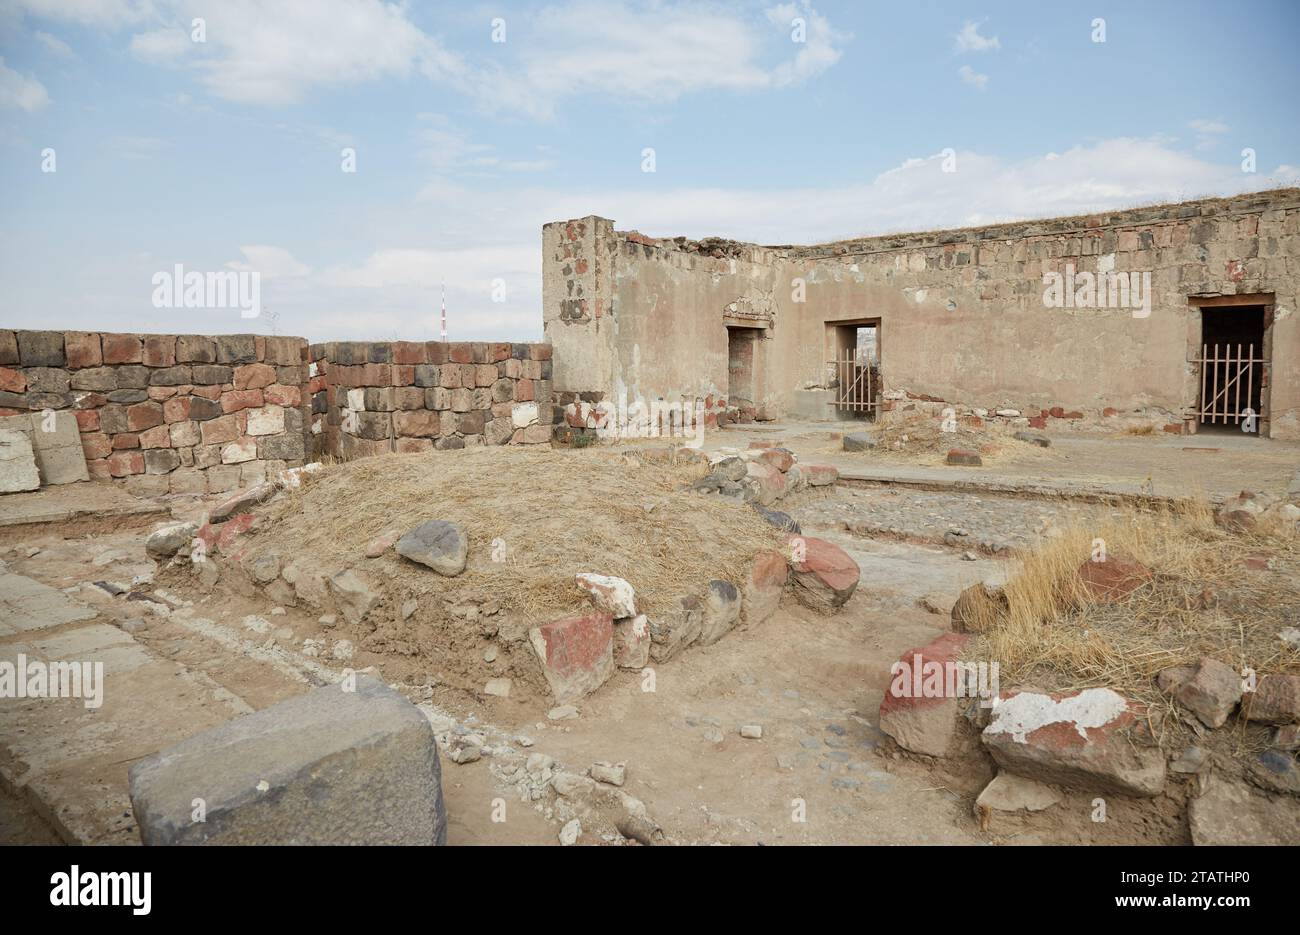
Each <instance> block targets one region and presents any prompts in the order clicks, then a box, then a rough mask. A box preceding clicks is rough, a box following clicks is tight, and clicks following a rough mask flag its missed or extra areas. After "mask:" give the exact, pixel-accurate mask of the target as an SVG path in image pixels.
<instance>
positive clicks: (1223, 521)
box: [1214, 490, 1272, 532]
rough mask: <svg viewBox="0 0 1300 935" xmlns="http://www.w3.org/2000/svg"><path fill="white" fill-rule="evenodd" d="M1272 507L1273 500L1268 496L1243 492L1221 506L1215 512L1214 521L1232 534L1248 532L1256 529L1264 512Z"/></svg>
mask: <svg viewBox="0 0 1300 935" xmlns="http://www.w3.org/2000/svg"><path fill="white" fill-rule="evenodd" d="M1271 505H1272V499H1271V498H1270V497H1268V496H1267V495H1265V494H1256V493H1251V492H1250V491H1248V490H1243V491H1242V492H1241V493H1239V494H1237V496H1235V497H1232V498H1230V499H1228V500H1225V501H1224V502H1223V503H1222V504H1220V506H1219V509H1218V510H1217V511H1215V514H1214V521H1215V522H1216V523H1218V524H1219V525H1220V526H1222V527H1223V528H1224V529H1227V530H1229V531H1230V532H1246V531H1248V530H1250V529H1253V528H1255V526H1256V524H1257V523H1258V522H1259V520H1260V517H1261V516H1262V515H1263V513H1264V511H1265V510H1266V509H1268V507H1269V506H1271Z"/></svg>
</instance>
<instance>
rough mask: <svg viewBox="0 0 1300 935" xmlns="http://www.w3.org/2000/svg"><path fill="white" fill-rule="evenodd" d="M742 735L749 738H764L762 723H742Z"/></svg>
mask: <svg viewBox="0 0 1300 935" xmlns="http://www.w3.org/2000/svg"><path fill="white" fill-rule="evenodd" d="M740 736H742V737H744V738H745V739H747V740H762V739H763V725H761V724H742V725H740Z"/></svg>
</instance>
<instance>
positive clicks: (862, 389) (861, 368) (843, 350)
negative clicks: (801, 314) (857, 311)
mask: <svg viewBox="0 0 1300 935" xmlns="http://www.w3.org/2000/svg"><path fill="white" fill-rule="evenodd" d="M826 345H827V350H828V354H829V357H828V360H827V365H826V370H827V374H826V378H827V385H828V386H830V387H832V388H833V389H834V390H835V410H836V415H837V417H839V418H841V419H865V420H874V419H875V418H876V413H877V411H878V410H879V408H880V320H879V319H861V320H858V321H851V322H828V323H827V325H826Z"/></svg>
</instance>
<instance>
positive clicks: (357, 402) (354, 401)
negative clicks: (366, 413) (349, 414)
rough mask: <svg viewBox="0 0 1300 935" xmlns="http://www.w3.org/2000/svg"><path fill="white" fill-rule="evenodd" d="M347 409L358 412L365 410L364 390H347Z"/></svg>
mask: <svg viewBox="0 0 1300 935" xmlns="http://www.w3.org/2000/svg"><path fill="white" fill-rule="evenodd" d="M348 408H349V409H356V410H358V411H360V410H363V409H365V408H366V391H365V389H361V388H359V389H355V390H348Z"/></svg>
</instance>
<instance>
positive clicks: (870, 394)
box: [831, 348, 880, 417]
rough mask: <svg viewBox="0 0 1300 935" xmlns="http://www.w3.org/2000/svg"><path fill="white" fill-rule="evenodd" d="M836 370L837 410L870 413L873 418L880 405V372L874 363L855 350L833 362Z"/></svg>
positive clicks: (848, 350) (850, 350)
mask: <svg viewBox="0 0 1300 935" xmlns="http://www.w3.org/2000/svg"><path fill="white" fill-rule="evenodd" d="M831 366H832V367H833V368H834V369H835V377H836V391H835V408H837V409H845V410H848V411H850V412H863V413H869V414H871V415H872V416H873V417H874V416H875V414H876V411H877V409H878V408H879V405H880V400H879V398H878V394H877V392H876V391H877V388H878V387H877V383H878V374H879V371H878V370H877V368H876V367H875V366H874V365H873V364H872V361H871V360H870V359H867V358H863V357H862V356H860V354H859V352H858V351H857V350H856V349H854V348H849V349H847V350H845V351H844V352H843V353H842V354H841V355H840V357H839V358H837V359H836V360H832V361H831Z"/></svg>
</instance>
